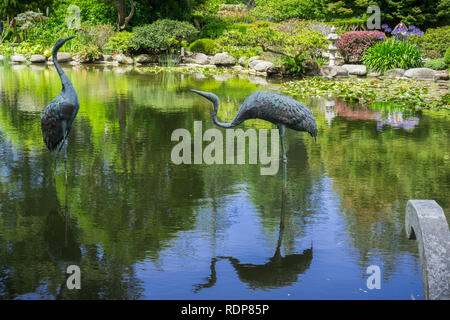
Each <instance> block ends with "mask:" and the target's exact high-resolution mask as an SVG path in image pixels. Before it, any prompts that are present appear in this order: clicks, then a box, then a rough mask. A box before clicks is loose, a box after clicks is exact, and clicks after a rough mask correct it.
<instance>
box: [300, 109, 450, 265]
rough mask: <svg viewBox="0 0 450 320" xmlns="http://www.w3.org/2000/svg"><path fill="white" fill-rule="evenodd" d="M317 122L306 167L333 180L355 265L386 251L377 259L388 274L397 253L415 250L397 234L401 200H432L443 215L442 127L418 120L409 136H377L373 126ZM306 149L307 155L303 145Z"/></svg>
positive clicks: (400, 223) (337, 120) (445, 203)
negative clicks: (320, 167) (319, 166)
mask: <svg viewBox="0 0 450 320" xmlns="http://www.w3.org/2000/svg"><path fill="white" fill-rule="evenodd" d="M317 121H318V122H319V127H320V128H321V130H322V132H321V133H320V134H319V139H318V140H319V145H318V146H317V147H316V148H318V149H319V150H320V154H317V153H315V152H309V154H310V156H311V161H310V162H311V163H318V162H320V161H322V162H323V163H324V165H325V168H326V170H327V173H328V175H329V176H330V177H331V178H332V179H333V186H334V189H335V190H336V191H337V192H339V194H340V195H341V205H342V207H343V212H344V213H345V216H344V217H345V220H346V224H347V230H348V231H349V235H350V236H351V238H352V243H353V245H354V246H355V247H356V248H358V249H359V257H360V261H361V264H362V265H364V264H365V263H366V262H367V261H368V260H369V259H370V255H371V253H370V252H371V251H374V250H375V251H376V250H379V251H382V252H392V253H393V254H392V255H383V256H382V259H384V260H385V262H386V266H385V268H386V270H387V271H388V272H389V270H393V269H394V268H395V260H396V259H397V254H398V253H401V252H402V251H409V252H411V251H412V252H416V250H417V248H416V247H415V244H411V243H410V242H409V241H407V240H406V237H405V236H404V233H403V232H404V231H403V229H404V227H403V224H404V210H405V206H406V202H407V200H408V199H416V198H420V199H435V200H436V201H437V202H438V203H439V204H440V205H441V206H442V207H443V208H444V211H448V205H449V202H448V197H447V196H446V194H448V192H442V188H448V183H447V181H448V180H449V178H450V177H449V172H448V165H446V162H448V160H446V159H447V158H448V153H447V151H446V150H448V141H449V140H448V131H446V130H445V128H446V126H448V122H445V120H441V119H433V118H430V117H427V116H422V117H421V119H420V123H419V124H418V126H416V127H415V128H414V129H413V130H411V131H404V130H395V129H393V128H385V129H384V130H383V131H382V132H380V131H378V130H377V123H376V121H367V120H365V121H364V120H356V121H355V120H353V121H349V120H347V119H345V118H342V117H336V118H335V119H333V122H332V123H331V125H330V126H327V125H325V121H326V119H325V118H324V117H323V116H319V117H318V119H317ZM432 122H433V125H431V124H432ZM307 146H308V150H312V149H311V144H310V143H309V142H307ZM446 157H447V158H446ZM446 168H447V169H446ZM387 260H389V261H387Z"/></svg>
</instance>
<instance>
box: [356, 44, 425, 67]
mask: <svg viewBox="0 0 450 320" xmlns="http://www.w3.org/2000/svg"><path fill="white" fill-rule="evenodd" d="M363 61H364V64H365V65H366V66H367V67H368V68H369V69H371V70H375V71H377V72H380V73H384V72H386V71H387V70H389V69H393V68H402V69H409V68H416V67H421V66H422V52H421V51H420V49H419V48H418V47H417V46H416V45H415V44H412V43H409V42H406V41H396V40H394V39H392V38H391V39H389V40H386V41H383V42H378V43H376V44H375V45H374V46H373V47H371V48H369V49H367V50H366V53H365V55H364V57H363Z"/></svg>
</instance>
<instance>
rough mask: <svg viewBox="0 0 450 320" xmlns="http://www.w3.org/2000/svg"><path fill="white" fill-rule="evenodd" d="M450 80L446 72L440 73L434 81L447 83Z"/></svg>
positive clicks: (435, 76)
mask: <svg viewBox="0 0 450 320" xmlns="http://www.w3.org/2000/svg"><path fill="white" fill-rule="evenodd" d="M448 79H449V76H448V73H447V72H445V71H438V72H436V74H435V75H434V81H447V80H448Z"/></svg>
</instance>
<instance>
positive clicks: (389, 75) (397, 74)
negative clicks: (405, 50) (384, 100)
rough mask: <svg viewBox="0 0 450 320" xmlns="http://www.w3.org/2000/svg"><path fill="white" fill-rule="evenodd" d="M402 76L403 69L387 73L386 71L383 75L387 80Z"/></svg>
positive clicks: (395, 69) (390, 70)
mask: <svg viewBox="0 0 450 320" xmlns="http://www.w3.org/2000/svg"><path fill="white" fill-rule="evenodd" d="M404 75H405V69H400V68H394V69H389V70H388V71H386V72H385V73H384V76H385V77H387V78H398V77H403V76H404Z"/></svg>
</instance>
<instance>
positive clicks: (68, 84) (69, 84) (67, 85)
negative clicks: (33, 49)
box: [52, 47, 73, 91]
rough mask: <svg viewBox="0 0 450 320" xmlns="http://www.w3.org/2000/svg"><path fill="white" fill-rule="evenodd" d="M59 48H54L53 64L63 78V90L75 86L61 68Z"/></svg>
mask: <svg viewBox="0 0 450 320" xmlns="http://www.w3.org/2000/svg"><path fill="white" fill-rule="evenodd" d="M58 50H59V47H58V48H55V49H53V52H52V57H53V64H54V65H55V68H56V71H58V74H59V77H60V78H61V84H62V87H63V91H65V90H66V89H68V88H71V87H73V86H72V82H70V80H69V78H68V77H67V75H66V74H65V73H64V71H63V69H62V68H61V66H60V65H59V62H58Z"/></svg>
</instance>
